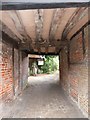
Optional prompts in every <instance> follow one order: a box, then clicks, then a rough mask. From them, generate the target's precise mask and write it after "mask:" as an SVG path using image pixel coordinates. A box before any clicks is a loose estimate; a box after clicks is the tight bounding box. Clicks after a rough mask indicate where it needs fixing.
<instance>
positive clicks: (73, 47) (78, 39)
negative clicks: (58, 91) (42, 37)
mask: <svg viewBox="0 0 90 120" xmlns="http://www.w3.org/2000/svg"><path fill="white" fill-rule="evenodd" d="M82 39H83V36H82V32H79V33H78V34H77V35H76V36H75V37H74V38H72V40H71V41H70V42H69V47H66V48H65V47H64V48H63V49H62V50H61V53H60V56H61V57H60V58H61V60H60V68H61V80H60V81H61V85H62V88H63V89H64V90H65V91H66V92H67V93H68V94H69V96H70V97H71V99H72V100H74V101H75V102H76V103H77V105H78V107H79V108H80V109H81V110H82V112H83V113H84V114H85V115H87V114H88V27H86V28H84V43H85V44H84V45H85V46H84V47H83V42H82ZM83 48H84V49H83ZM68 50H69V52H67V51H68ZM84 51H85V52H84ZM67 54H68V55H67Z"/></svg>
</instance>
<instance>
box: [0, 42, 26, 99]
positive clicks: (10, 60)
mask: <svg viewBox="0 0 90 120" xmlns="http://www.w3.org/2000/svg"><path fill="white" fill-rule="evenodd" d="M13 50H14V51H13ZM23 66H24V67H23ZM27 71H28V56H27V54H26V53H24V52H21V51H19V49H17V48H16V47H14V49H13V45H12V43H8V42H5V41H3V43H2V54H0V99H1V98H2V100H3V101H5V100H7V99H8V100H10V99H13V98H14V96H17V95H18V93H20V91H21V90H23V88H24V87H25V85H26V83H27V80H28V72H27ZM22 83H23V84H22Z"/></svg>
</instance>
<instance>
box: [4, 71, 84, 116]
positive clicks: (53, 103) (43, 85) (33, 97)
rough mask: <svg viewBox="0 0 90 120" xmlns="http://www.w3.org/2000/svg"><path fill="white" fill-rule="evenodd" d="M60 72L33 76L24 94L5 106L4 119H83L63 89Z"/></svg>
mask: <svg viewBox="0 0 90 120" xmlns="http://www.w3.org/2000/svg"><path fill="white" fill-rule="evenodd" d="M58 76H59V75H58V72H57V73H55V74H51V75H43V76H41V75H40V76H39V75H38V76H35V77H33V76H31V77H29V79H28V86H27V88H26V89H25V90H24V92H23V94H21V95H19V96H18V98H17V99H15V100H14V101H13V102H9V103H6V104H3V114H2V116H3V117H8V118H83V117H84V116H83V114H82V113H81V111H80V110H79V109H78V108H77V106H76V105H75V103H73V102H72V101H71V100H70V99H69V98H68V97H67V96H66V95H65V94H64V91H63V90H62V89H61V87H60V85H59V81H58V79H59V78H58Z"/></svg>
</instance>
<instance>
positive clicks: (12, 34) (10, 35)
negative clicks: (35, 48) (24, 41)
mask: <svg viewBox="0 0 90 120" xmlns="http://www.w3.org/2000/svg"><path fill="white" fill-rule="evenodd" d="M0 28H1V31H2V32H4V33H6V34H7V35H8V36H9V37H10V38H12V39H14V40H15V41H16V42H18V43H20V42H21V39H19V38H18V37H17V36H16V35H15V34H14V33H13V32H12V31H11V30H10V29H9V28H8V27H7V26H6V25H5V24H4V23H2V21H1V20H0Z"/></svg>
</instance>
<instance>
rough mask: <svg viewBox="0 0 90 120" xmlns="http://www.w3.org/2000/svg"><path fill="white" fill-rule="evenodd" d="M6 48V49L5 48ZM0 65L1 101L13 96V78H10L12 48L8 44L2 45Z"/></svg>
mask: <svg viewBox="0 0 90 120" xmlns="http://www.w3.org/2000/svg"><path fill="white" fill-rule="evenodd" d="M7 46H8V47H7ZM1 59H2V61H1V63H0V68H1V71H0V73H1V74H0V78H2V82H1V84H0V86H1V87H0V88H2V89H0V96H2V99H9V98H11V97H12V96H13V76H12V69H13V68H12V46H11V45H10V44H8V43H7V44H5V43H2V56H1Z"/></svg>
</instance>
